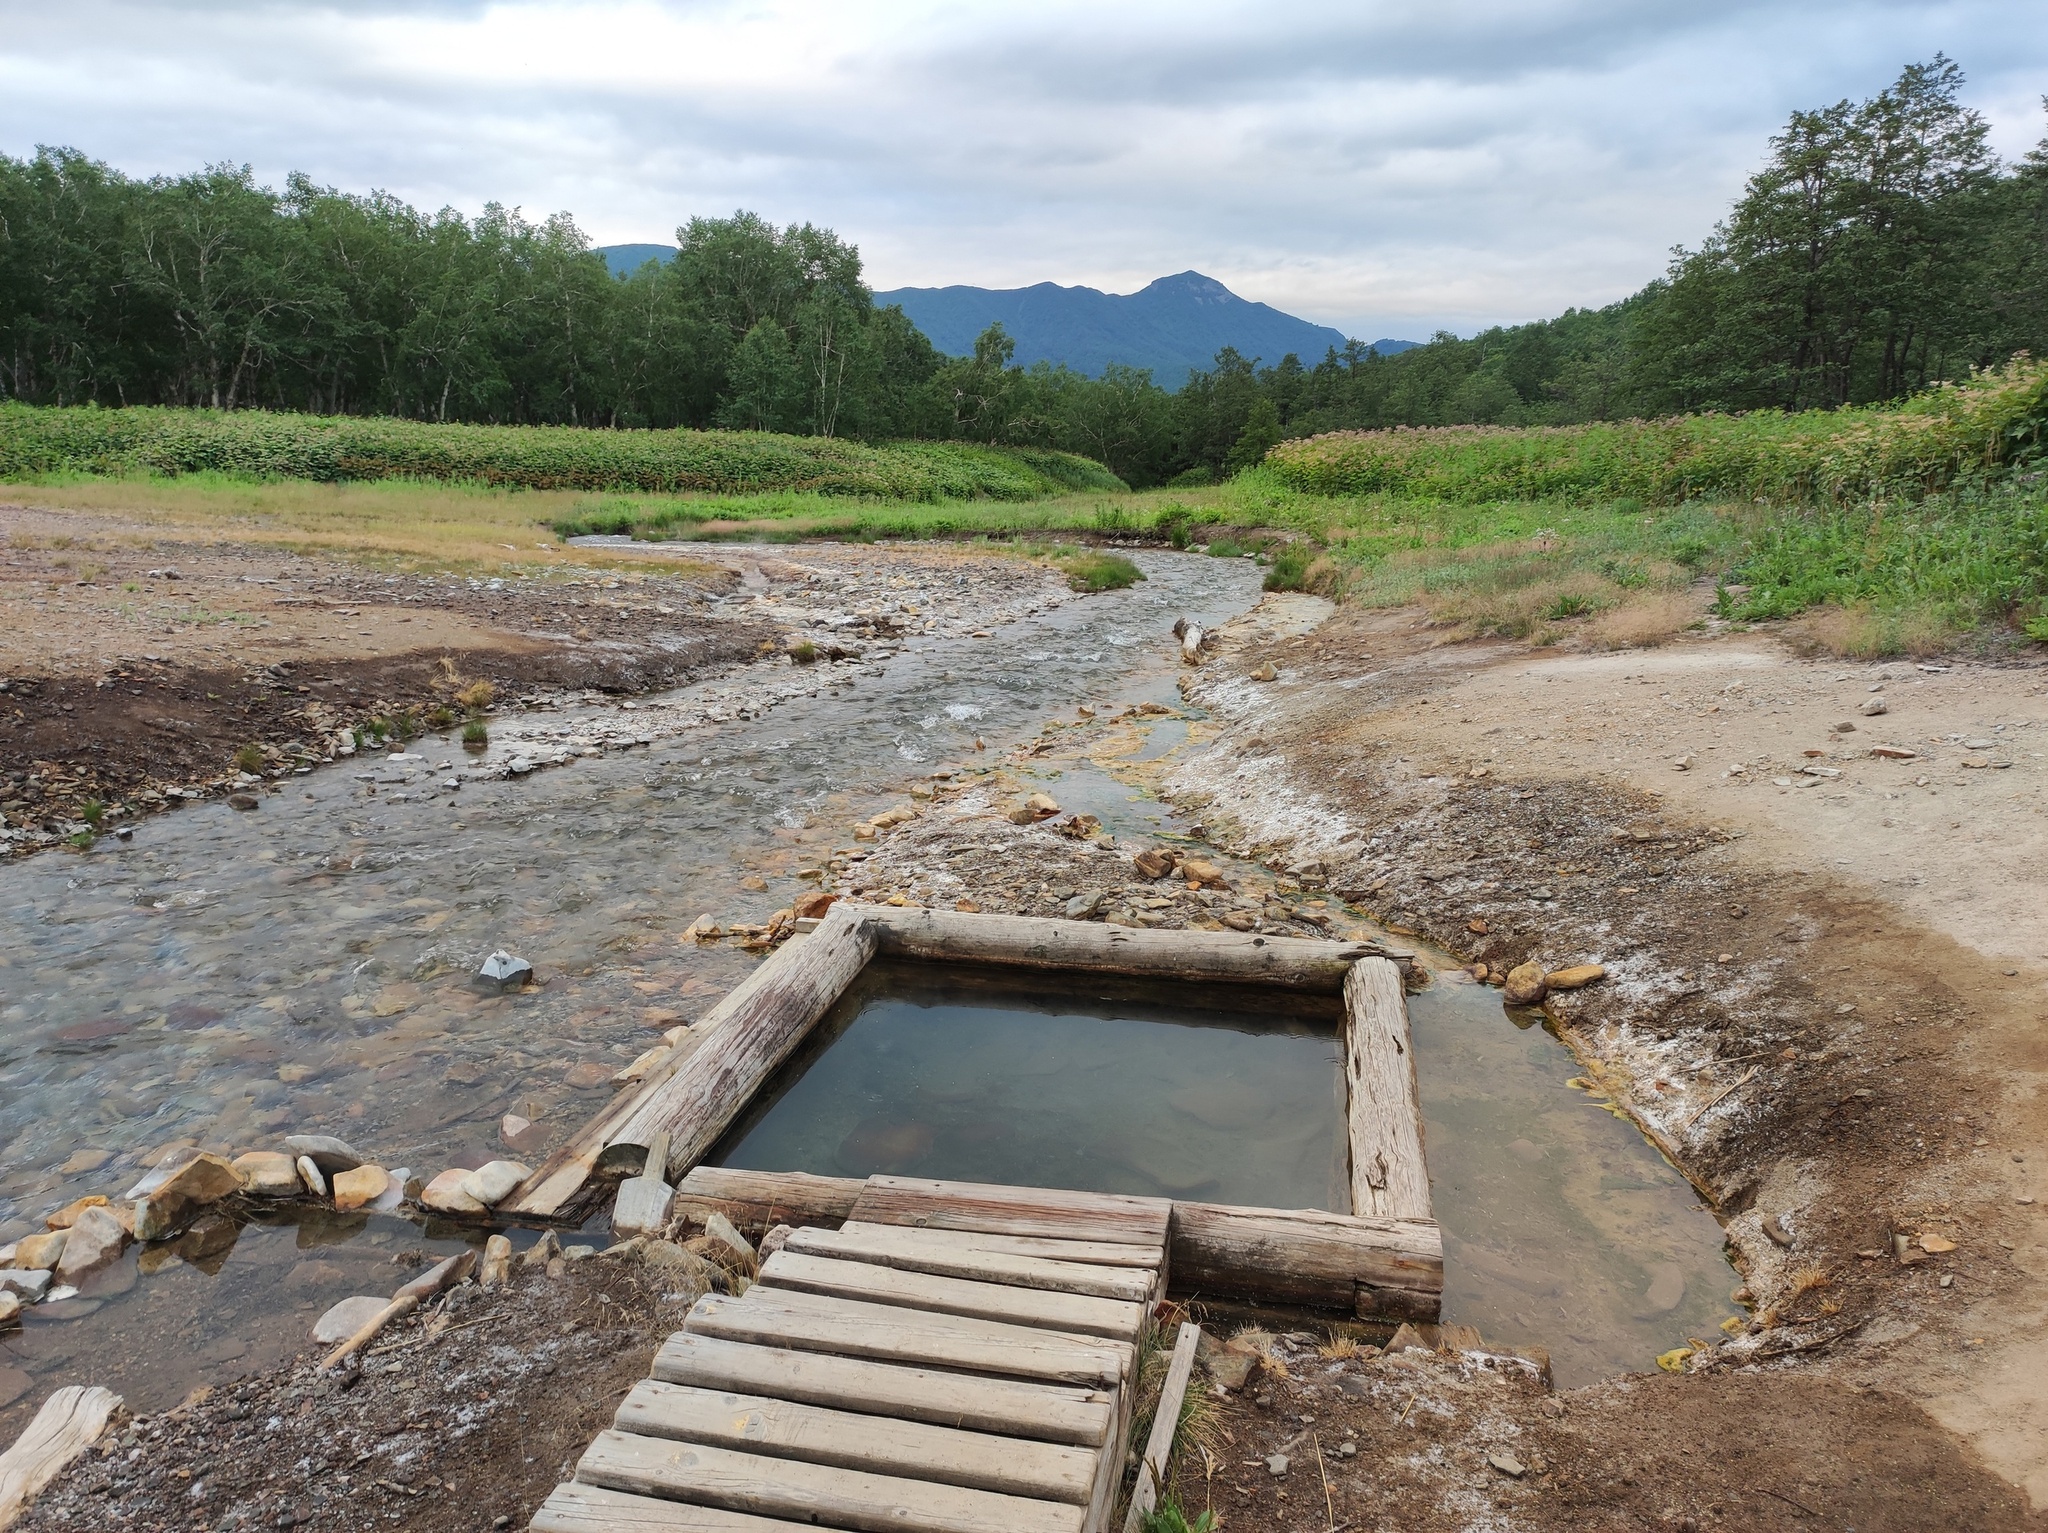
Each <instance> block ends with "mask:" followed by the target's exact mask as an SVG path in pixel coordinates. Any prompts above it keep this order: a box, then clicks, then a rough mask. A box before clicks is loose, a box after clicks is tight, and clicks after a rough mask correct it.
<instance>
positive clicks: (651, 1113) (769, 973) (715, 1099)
mask: <svg viewBox="0 0 2048 1533" xmlns="http://www.w3.org/2000/svg"><path fill="white" fill-rule="evenodd" d="M875 944H876V933H875V930H874V928H873V926H872V924H871V923H870V922H869V921H867V920H866V919H865V918H863V917H862V916H860V915H857V914H855V913H854V910H853V908H852V907H846V906H839V905H835V906H834V907H833V908H832V909H831V910H830V911H828V912H827V913H826V916H825V919H824V920H823V921H822V922H820V923H819V926H818V929H817V930H816V931H814V932H812V933H811V934H810V935H809V936H807V937H793V938H791V939H790V940H789V941H788V942H785V943H784V944H783V945H782V946H781V947H780V948H778V949H777V950H776V951H775V953H774V955H773V956H771V957H770V958H769V959H768V961H767V962H765V963H763V964H762V965H761V967H760V968H758V969H756V970H755V971H754V972H753V973H752V974H750V975H748V976H747V977H746V979H744V980H742V981H741V982H740V983H739V985H737V986H736V987H734V989H733V990H732V991H731V993H730V994H728V995H727V996H726V998H725V999H724V1000H723V1001H721V1002H719V1004H718V1005H717V1006H716V1007H714V1008H713V1009H712V1010H711V1012H710V1013H709V1014H708V1015H707V1016H705V1017H704V1019H703V1020H702V1021H700V1022H698V1023H697V1025H696V1026H694V1027H693V1028H691V1029H690V1032H689V1034H688V1035H686V1036H685V1037H684V1039H683V1040H682V1041H681V1042H680V1043H678V1044H677V1046H676V1047H675V1049H673V1050H672V1051H671V1052H670V1054H669V1056H668V1057H667V1058H665V1059H663V1060H662V1061H660V1062H659V1063H657V1064H656V1065H655V1066H654V1067H653V1068H652V1069H651V1070H649V1072H648V1074H647V1077H646V1079H645V1080H644V1081H642V1082H641V1084H640V1085H639V1086H638V1087H637V1088H634V1089H630V1090H628V1091H626V1092H623V1093H621V1094H620V1095H619V1096H618V1097H616V1098H614V1099H613V1101H612V1102H611V1104H610V1105H609V1106H607V1107H606V1108H605V1109H604V1111H602V1112H600V1113H599V1114H598V1115H597V1116H596V1117H595V1118H593V1119H592V1120H591V1121H590V1122H589V1123H587V1124H585V1125H584V1126H583V1127H582V1128H581V1129H579V1130H577V1132H576V1133H575V1134H574V1135H572V1136H571V1137H570V1139H569V1141H568V1142H567V1143H566V1144H564V1145H563V1146H562V1147H561V1148H560V1149H559V1150H557V1151H556V1152H555V1153H554V1154H553V1155H551V1156H549V1157H548V1160H547V1163H546V1164H545V1165H543V1166H542V1167H541V1168H540V1169H539V1170H538V1171H536V1172H535V1173H534V1174H533V1175H532V1176H530V1177H528V1178H527V1180H526V1181H525V1182H524V1183H522V1184H521V1185H520V1186H519V1187H517V1188H515V1189H514V1190H513V1193H512V1195H511V1196H510V1197H509V1198H507V1199H506V1200H505V1202H503V1203H501V1204H499V1205H498V1208H497V1210H496V1211H497V1213H498V1214H499V1215H500V1216H501V1217H507V1218H520V1217H526V1218H544V1219H551V1218H567V1217H573V1216H574V1215H575V1214H576V1213H577V1212H579V1211H586V1212H587V1211H588V1210H589V1208H590V1207H591V1206H592V1205H593V1204H594V1202H595V1200H596V1197H597V1195H598V1193H597V1189H596V1188H594V1187H592V1186H591V1185H590V1184H591V1182H592V1179H593V1178H594V1177H595V1175H596V1173H597V1171H598V1169H599V1164H600V1161H601V1160H603V1161H604V1163H605V1164H606V1165H607V1166H611V1165H616V1166H618V1167H620V1168H622V1169H626V1170H642V1169H644V1170H646V1171H649V1172H652V1173H655V1174H660V1175H662V1176H663V1179H664V1180H667V1181H670V1182H673V1181H674V1179H675V1173H676V1172H677V1171H678V1170H687V1169H689V1168H690V1167H691V1166H694V1165H695V1164H696V1163H697V1160H698V1158H699V1157H700V1156H702V1155H703V1153H704V1152H705V1151H706V1150H707V1149H709V1148H710V1147H711V1146H712V1145H713V1144H714V1143H716V1142H717V1139H718V1136H719V1135H720V1134H722V1133H724V1132H725V1129H726V1126H727V1125H728V1124H730V1123H731V1122H732V1120H733V1119H734V1118H735V1117H737V1116H738V1115H739V1113H740V1110H741V1109H742V1108H743V1107H745V1106H746V1103H747V1100H748V1098H750V1097H751V1096H752V1095H753V1094H754V1092H755V1091H756V1090H757V1089H758V1088H759V1087H760V1085H761V1083H762V1082H763V1081H764V1080H766V1079H767V1078H768V1076H769V1074H770V1073H771V1072H772V1071H773V1070H774V1069H775V1067H776V1066H777V1065H779V1064H781V1063H782V1061H783V1060H784V1059H786V1058H788V1056H789V1054H790V1053H791V1051H792V1050H794V1049H795V1048H796V1046H797V1045H798V1044H799V1043H801V1042H802V1041H803V1039H804V1035H805V1034H806V1033H808V1032H809V1031H810V1030H811V1028H812V1027H813V1026H814V1025H816V1023H817V1021H818V1019H819V1018H820V1017H822V1016H823V1015H824V1014H825V1013H826V1011H827V1010H829V1009H830V1008H831V1006H832V1003H833V1002H834V1001H836V1000H838V999H839V997H840V995H841V994H842V993H843V992H844V991H845V989H846V987H847V986H848V985H850V984H852V983H853V981H854V979H855V978H856V977H858V975H859V974H860V971H861V970H862V969H864V968H866V967H867V963H868V960H869V959H870V958H872V957H873V956H874V952H875ZM664 1129H666V1130H668V1131H669V1133H670V1134H672V1135H673V1136H674V1138H673V1141H672V1142H671V1144H670V1146H669V1157H668V1165H667V1166H666V1167H655V1166H644V1165H643V1164H640V1163H636V1162H644V1159H645V1156H644V1153H642V1154H640V1155H639V1156H637V1157H636V1156H635V1155H634V1154H633V1153H632V1152H633V1151H634V1150H635V1148H636V1147H639V1148H640V1149H641V1150H642V1151H643V1152H644V1147H645V1146H646V1145H648V1144H649V1143H651V1142H652V1140H653V1137H654V1135H655V1134H657V1133H659V1132H660V1131H662V1130H664Z"/></svg>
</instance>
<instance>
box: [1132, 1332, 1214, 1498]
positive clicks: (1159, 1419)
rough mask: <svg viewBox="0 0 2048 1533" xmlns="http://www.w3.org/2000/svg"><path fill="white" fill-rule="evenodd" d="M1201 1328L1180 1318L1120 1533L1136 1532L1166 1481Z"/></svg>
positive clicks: (1192, 1371) (1193, 1368)
mask: <svg viewBox="0 0 2048 1533" xmlns="http://www.w3.org/2000/svg"><path fill="white" fill-rule="evenodd" d="M1201 1339H1202V1328H1201V1327H1200V1326H1198V1325H1196V1324H1195V1323H1194V1321H1192V1320H1183V1321H1182V1322H1181V1326H1180V1334H1179V1335H1178V1336H1176V1337H1175V1338H1174V1343H1173V1361H1172V1362H1171V1363H1169V1364H1168V1365H1167V1369H1166V1383H1165V1386H1164V1387H1163V1388H1161V1390H1160V1391H1159V1409H1158V1410H1156V1411H1154V1412H1153V1413H1152V1435H1151V1436H1150V1437H1148V1438H1147V1439H1146V1440H1145V1456H1144V1458H1142V1459H1141V1460H1139V1462H1138V1483H1137V1484H1136V1485H1135V1486H1134V1487H1132V1490H1131V1507H1130V1510H1129V1511H1128V1512H1126V1513H1125V1514H1124V1533H1138V1530H1139V1529H1140V1528H1142V1527H1143V1526H1144V1525H1145V1514H1146V1513H1147V1512H1149V1511H1151V1510H1152V1508H1153V1506H1154V1505H1156V1504H1157V1503H1158V1500H1159V1488H1160V1486H1162V1485H1163V1484H1165V1483H1166V1469H1167V1465H1168V1464H1169V1463H1170V1462H1171V1460H1172V1458H1173V1439H1174V1437H1175V1435H1176V1434H1178V1433H1179V1431H1180V1403H1181V1400H1182V1399H1183V1398H1184V1397H1185V1396H1186V1395H1187V1392H1188V1378H1189V1376H1190V1375H1192V1374H1193V1373H1194V1371H1195V1347H1196V1346H1197V1345H1198V1344H1199V1343H1200V1342H1201Z"/></svg>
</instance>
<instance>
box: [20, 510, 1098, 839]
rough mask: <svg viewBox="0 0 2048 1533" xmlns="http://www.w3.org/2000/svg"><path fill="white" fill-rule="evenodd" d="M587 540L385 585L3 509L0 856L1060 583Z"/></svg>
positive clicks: (581, 730)
mask: <svg viewBox="0 0 2048 1533" xmlns="http://www.w3.org/2000/svg"><path fill="white" fill-rule="evenodd" d="M595 541H596V542H597V543H599V544H601V545H602V546H599V547H593V548H591V549H590V550H589V552H588V554H587V557H588V558H589V559H590V560H591V561H592V562H591V563H588V564H573V563H572V564H562V563H557V564H554V565H551V566H548V567H547V568H545V569H544V570H534V571H525V572H519V571H514V572H512V573H508V574H504V575H488V574H477V573H467V572H462V571H452V570H433V569H419V568H407V569H405V570H403V571H401V572H399V573H391V572H388V571H385V570H381V569H373V568H369V567H367V566H365V565H364V564H362V563H359V562H351V561H348V560H344V559H335V558H324V557H315V556H309V555H305V554H300V553H295V552H291V551H289V550H280V549H277V548H273V547H266V546H263V545H260V544H253V543H246V542H238V541H234V540H232V539H226V538H222V539H214V540H194V539H193V538H191V537H190V536H184V537H176V536H173V535H172V534H171V533H170V532H168V531H166V530H165V529H163V528H159V527H144V526H140V525H136V524H130V523H126V522H123V521H122V520H120V519H119V518H115V517H105V516H92V515H86V514H82V513H76V512H64V513H55V512H45V511H37V510H34V509H29V508H24V507H19V506H0V614H4V615H5V617H6V619H7V622H8V633H9V640H8V644H7V649H6V660H5V673H4V674H0V856H4V855H7V854H8V853H10V852H11V853H16V854H19V853H23V852H30V851H36V850H39V849H42V848H45V847H48V846H52V845H55V844H57V843H58V842H61V841H65V840H69V839H73V838H79V837H84V836H87V835H88V834H90V833H92V832H94V831H95V829H97V830H99V831H102V832H106V831H118V830H119V829H121V828H122V826H123V825H124V824H125V823H132V821H133V820H134V819H135V818H136V817H137V816H139V815H143V814H148V813H152V812H155V811H158V810H161V809H165V808H176V807H177V806H178V805H179V804H181V803H183V802H186V801H189V800H192V799H196V798H203V797H213V796H217V795H223V794H233V793H243V794H247V793H249V791H250V790H251V789H252V788H255V787H257V786H258V785H259V784H261V783H263V782H267V781H270V780H272V779H277V778H282V777H285V776H288V775H289V774H290V773H291V772H293V771H294V770H298V769H302V768H307V767H310V765H312V764H314V763H317V762H321V761H331V760H333V759H334V758H335V756H336V755H337V753H339V754H344V755H345V754H350V753H351V752H352V751H353V749H354V748H355V744H356V742H357V741H358V740H360V741H361V742H363V743H364V745H365V747H366V748H367V746H368V745H369V744H371V743H376V744H383V743H385V741H386V734H385V730H387V729H389V730H392V731H394V732H395V738H396V740H397V741H398V742H399V743H400V744H402V743H403V742H404V741H405V740H406V739H408V738H410V737H411V736H412V735H413V734H415V733H417V732H418V731H419V730H421V729H422V728H425V727H433V726H438V727H442V728H446V727H447V726H448V725H449V723H450V722H451V721H454V722H460V721H462V720H463V719H465V718H467V717H469V716H471V715H472V714H475V715H476V716H478V717H479V718H481V719H482V720H483V721H484V722H485V723H486V725H487V726H491V727H495V726H498V725H501V724H509V723H510V722H511V721H512V720H513V719H516V718H518V717H520V716H522V715H524V714H525V713H527V712H530V711H531V710H534V709H543V710H545V709H554V708H560V707H562V706H564V705H565V704H574V703H577V702H580V701H583V700H585V699H588V700H591V701H599V700H603V699H616V698H619V697H623V696H633V695H640V694H645V693H649V692H654V691H660V690H664V689H673V688H678V687H681V686H683V685H685V684H687V683H690V682H697V681H701V682H703V683H704V685H705V691H706V695H705V696H704V697H702V698H699V699H693V700H691V701H690V704H689V706H685V707H682V708H680V709H669V710H665V711H663V712H660V713H657V714H650V715H648V716H645V717H642V718H638V719H631V720H624V721H620V722H618V723H615V724H609V725H607V726H605V727H603V728H600V729H595V730H593V729H592V728H591V727H590V726H589V725H587V724H585V725H579V726H578V727H576V728H573V729H554V728H550V727H549V726H547V725H545V724H542V725H539V726H537V727H531V728H527V729H525V730H524V731H521V730H520V729H518V728H517V727H516V726H514V727H513V728H511V729H510V730H509V731H508V730H506V729H502V728H500V729H498V730H497V732H498V733H499V734H509V735H510V736H512V737H513V738H516V739H517V740H518V741H519V742H520V743H521V744H522V745H523V746H525V747H526V749H525V752H524V754H519V753H511V752H505V751H502V750H501V751H500V752H498V753H497V754H496V755H495V756H471V757H467V758H464V761H463V764H462V765H461V767H460V768H459V770H461V771H463V772H466V773H472V774H474V773H484V774H486V775H504V774H505V773H507V772H508V771H509V772H515V773H516V772H520V771H526V770H532V769H533V768H535V767H537V766H545V765H549V764H552V763H555V762H558V761H566V760H567V759H569V757H570V756H571V755H574V754H588V753H590V752H591V751H595V750H600V749H608V748H617V747H620V746H631V745H634V744H645V743H647V741H648V740H650V739H652V738H655V737H656V735H658V734H661V733H672V732H675V731H676V730H680V729H684V728H689V727H694V726H695V725H697V724H699V723H702V722H705V721H707V720H711V721H715V720H717V719H719V718H723V717H731V716H733V715H734V714H742V715H744V714H745V713H746V712H748V711H751V710H752V709H755V708H759V707H763V706H769V705H772V702H773V700H774V696H775V695H776V694H777V692H778V691H787V690H790V689H792V688H801V687H803V686H804V685H806V684H807V678H808V675H809V670H808V668H809V667H810V666H812V665H816V664H818V663H820V662H822V663H823V664H824V665H826V666H829V665H830V664H832V663H833V662H835V661H840V662H858V661H861V660H864V659H870V658H879V657H880V656H883V655H886V654H888V653H890V652H892V649H893V647H894V646H895V645H896V644H898V643H900V642H902V640H903V639H904V638H906V637H908V636H910V635H913V634H925V633H945V634H952V633H963V634H964V633H969V632H974V631H977V630H980V629H981V628H982V625H984V624H989V623H1000V622H1005V621H1008V620H1010V619H1011V618H1013V617H1016V616H1019V615H1021V614H1022V613H1023V612H1025V611H1030V610H1038V609H1041V608H1043V607H1045V606H1049V605H1052V604H1054V603H1056V602H1058V601H1059V600H1061V599H1063V598H1064V597H1065V595H1066V594H1067V592H1066V589H1065V586H1064V584H1063V583H1062V582H1061V581H1060V579H1059V578H1058V577H1057V576H1056V575H1055V574H1054V573H1053V572H1052V571H1050V570H1049V569H1047V568H1045V567H1044V566H1041V565H1037V564H1034V563H1031V562H1028V561H1026V560H1022V559H1012V558H1005V557H1001V556H994V555H988V554H980V553H974V552H970V551H967V550H965V549H956V548H949V547H943V546H940V547H932V548H925V549H922V550H917V551H911V552H901V551H889V550H879V551H878V550H875V549H871V548H862V547H858V546H854V547H838V546H819V547H809V548H805V549H803V550H801V551H800V552H796V553H793V554H776V555H767V554H764V553H763V552H762V551H760V550H753V549H743V548H726V547H720V548H718V549H715V550H713V551H711V552H709V553H705V554H693V555H690V556H687V557H685V556H679V555H678V554H677V553H676V552H675V550H674V549H673V548H672V547H670V548H654V549H640V548H636V547H635V546H632V545H624V546H620V545H621V544H623V540H595ZM749 661H756V662H758V661H766V662H768V664H766V665H760V664H755V665H747V664H746V663H747V662H749ZM743 666H744V667H745V671H744V674H742V673H741V668H742V667H743ZM720 683H723V685H721V684H720ZM394 748H396V747H395V746H394ZM245 752H253V755H245V754H243V753H245ZM238 758H239V759H238ZM522 762H523V763H524V764H523V765H521V764H520V763H522Z"/></svg>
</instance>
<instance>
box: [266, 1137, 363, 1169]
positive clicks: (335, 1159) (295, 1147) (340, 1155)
mask: <svg viewBox="0 0 2048 1533" xmlns="http://www.w3.org/2000/svg"><path fill="white" fill-rule="evenodd" d="M284 1147H285V1149H286V1150H287V1151H289V1152H290V1153H291V1154H293V1155H303V1156H305V1157H306V1158H307V1159H308V1160H310V1161H312V1163H313V1164H314V1165H316V1166H318V1167H319V1168H320V1169H321V1171H323V1172H324V1173H326V1174H327V1175H328V1176H332V1175H334V1173H335V1172H337V1171H353V1170H355V1168H356V1167H358V1166H360V1165H362V1164H363V1157H362V1156H360V1155H358V1154H357V1153H356V1152H355V1150H353V1149H352V1148H351V1147H350V1146H349V1145H348V1144H346V1143H345V1142H344V1141H342V1140H339V1139H336V1138H334V1137H333V1136H332V1135H329V1134H290V1135H287V1136H286V1137H285V1141H284Z"/></svg>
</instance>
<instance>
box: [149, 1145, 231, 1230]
mask: <svg viewBox="0 0 2048 1533" xmlns="http://www.w3.org/2000/svg"><path fill="white" fill-rule="evenodd" d="M241 1190H242V1177H241V1173H240V1172H238V1171H236V1170H235V1168H234V1166H233V1165H232V1164H231V1163H229V1162H228V1161H227V1160H226V1159H225V1158H223V1157H222V1156H219V1155H215V1154H212V1153H211V1152H209V1151H204V1150H202V1151H201V1152H200V1153H199V1154H197V1155H195V1156H193V1157H192V1158H191V1159H190V1160H188V1161H186V1162H185V1164H184V1165H182V1166H180V1167H179V1168H178V1169H177V1170H176V1171H174V1172H172V1173H171V1175H170V1177H169V1178H168V1179H166V1181H165V1182H164V1184H163V1185H162V1186H161V1187H159V1188H157V1189H156V1190H155V1191H154V1192H152V1193H150V1194H149V1195H148V1196H147V1197H145V1198H143V1199H142V1200H140V1201H139V1202H138V1203H137V1204H136V1205H135V1238H136V1239H137V1240H161V1239H163V1238H164V1237H165V1236H166V1235H169V1234H172V1233H173V1232H175V1231H177V1230H180V1229H183V1228H184V1227H185V1225H187V1224H188V1223H190V1222H191V1220H192V1217H193V1216H194V1215H195V1214H197V1213H198V1212H199V1211H200V1210H201V1209H203V1208H209V1207H211V1206H212V1205H213V1204H215V1203H218V1202H219V1201H220V1200H221V1199H222V1198H224V1197H226V1196H228V1194H230V1193H234V1192H240V1191H241Z"/></svg>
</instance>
